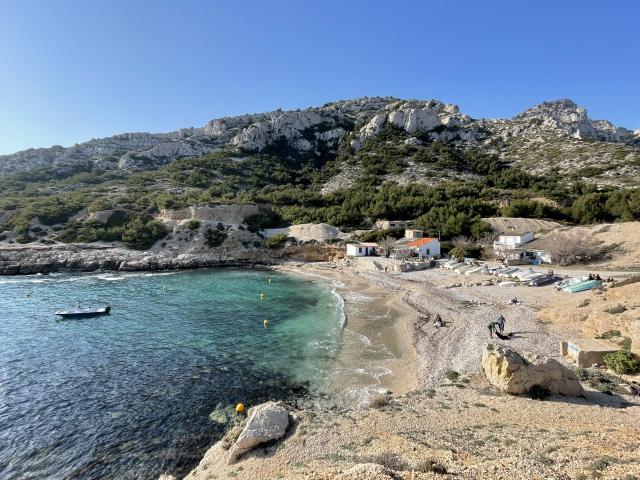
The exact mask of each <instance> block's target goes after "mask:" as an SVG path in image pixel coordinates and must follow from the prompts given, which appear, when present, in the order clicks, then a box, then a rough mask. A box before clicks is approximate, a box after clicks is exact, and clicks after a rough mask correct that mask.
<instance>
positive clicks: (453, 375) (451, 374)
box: [444, 370, 460, 382]
mask: <svg viewBox="0 0 640 480" xmlns="http://www.w3.org/2000/svg"><path fill="white" fill-rule="evenodd" d="M444 376H445V377H447V380H449V381H450V382H455V381H457V380H458V378H460V374H459V373H458V372H456V371H454V370H447V372H446V373H445V374H444Z"/></svg>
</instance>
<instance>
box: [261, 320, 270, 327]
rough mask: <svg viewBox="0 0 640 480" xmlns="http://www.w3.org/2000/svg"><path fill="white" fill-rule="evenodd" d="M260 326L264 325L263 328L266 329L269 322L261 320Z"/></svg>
mask: <svg viewBox="0 0 640 480" xmlns="http://www.w3.org/2000/svg"><path fill="white" fill-rule="evenodd" d="M262 325H264V328H267V327H268V326H269V320H266V319H265V320H263V321H262Z"/></svg>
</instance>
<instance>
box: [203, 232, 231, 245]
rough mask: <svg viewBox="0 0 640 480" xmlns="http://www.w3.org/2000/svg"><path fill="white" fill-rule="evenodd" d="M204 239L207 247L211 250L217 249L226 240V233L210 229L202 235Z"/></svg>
mask: <svg viewBox="0 0 640 480" xmlns="http://www.w3.org/2000/svg"><path fill="white" fill-rule="evenodd" d="M204 238H205V239H206V240H207V245H208V246H209V247H211V248H213V247H219V246H220V245H222V244H223V243H224V241H225V240H226V239H227V232H226V231H223V230H218V229H217V228H216V229H215V230H212V229H210V228H208V229H207V231H206V232H205V234H204Z"/></svg>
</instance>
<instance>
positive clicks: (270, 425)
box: [228, 402, 289, 465]
mask: <svg viewBox="0 0 640 480" xmlns="http://www.w3.org/2000/svg"><path fill="white" fill-rule="evenodd" d="M288 426H289V411H288V410H287V408H286V407H285V405H284V404H283V403H282V402H266V403H263V404H262V405H258V406H257V407H254V408H252V409H251V410H249V419H248V420H247V424H246V426H245V427H244V429H243V430H242V433H241V434H240V436H239V437H238V439H237V440H236V442H235V443H234V444H233V446H232V447H231V450H230V452H229V460H228V463H229V465H231V464H233V463H235V462H236V461H237V460H238V458H239V457H240V456H242V455H244V454H245V453H247V452H249V451H250V450H252V449H253V448H255V447H257V446H258V445H260V444H263V443H267V442H270V441H273V440H278V439H280V438H282V437H283V436H284V434H285V432H286V431H287V427H288Z"/></svg>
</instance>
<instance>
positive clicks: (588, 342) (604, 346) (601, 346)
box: [567, 338, 620, 352]
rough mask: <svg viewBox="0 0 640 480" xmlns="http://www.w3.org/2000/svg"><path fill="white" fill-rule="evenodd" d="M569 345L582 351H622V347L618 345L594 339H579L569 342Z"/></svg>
mask: <svg viewBox="0 0 640 480" xmlns="http://www.w3.org/2000/svg"><path fill="white" fill-rule="evenodd" d="M567 343H570V344H573V345H575V346H576V347H578V349H580V350H586V351H590V352H616V351H618V350H620V347H619V346H617V345H613V344H612V343H609V342H603V341H602V340H596V339H593V338H579V339H576V340H569V341H568V342H567Z"/></svg>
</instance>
